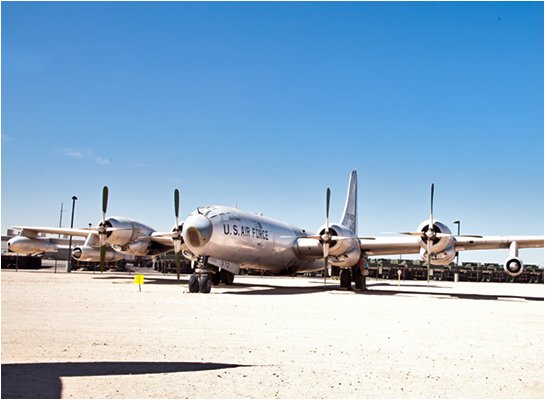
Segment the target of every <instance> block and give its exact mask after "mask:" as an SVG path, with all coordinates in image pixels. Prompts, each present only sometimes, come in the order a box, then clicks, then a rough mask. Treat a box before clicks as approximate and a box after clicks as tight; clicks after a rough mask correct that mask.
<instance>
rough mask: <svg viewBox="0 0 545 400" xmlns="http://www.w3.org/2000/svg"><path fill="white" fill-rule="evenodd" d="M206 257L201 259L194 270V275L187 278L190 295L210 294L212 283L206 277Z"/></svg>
mask: <svg viewBox="0 0 545 400" xmlns="http://www.w3.org/2000/svg"><path fill="white" fill-rule="evenodd" d="M207 260H208V257H201V258H200V259H199V264H198V265H197V268H196V269H195V273H194V274H193V275H191V277H190V278H189V292H190V293H199V292H200V293H210V290H211V289H212V281H211V280H210V276H209V275H208V269H207V268H206V262H207Z"/></svg>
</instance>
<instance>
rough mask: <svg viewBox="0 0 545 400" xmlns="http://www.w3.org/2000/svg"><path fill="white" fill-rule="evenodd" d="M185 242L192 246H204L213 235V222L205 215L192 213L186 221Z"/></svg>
mask: <svg viewBox="0 0 545 400" xmlns="http://www.w3.org/2000/svg"><path fill="white" fill-rule="evenodd" d="M183 237H184V242H185V243H187V244H189V246H191V247H203V246H204V245H206V244H207V243H208V242H209V241H210V238H211V237H212V224H211V222H210V220H209V219H208V218H207V217H205V216H204V215H201V214H197V215H191V216H189V218H187V220H186V221H185V223H184V231H183Z"/></svg>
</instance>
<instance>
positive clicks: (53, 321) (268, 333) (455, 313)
mask: <svg viewBox="0 0 545 400" xmlns="http://www.w3.org/2000/svg"><path fill="white" fill-rule="evenodd" d="M136 273H140V274H143V275H144V276H145V281H144V284H143V285H141V286H140V285H137V284H134V283H133V282H134V274H129V273H111V272H108V273H102V274H101V273H99V272H98V273H93V272H72V273H66V272H64V267H63V266H61V265H59V267H58V269H57V273H54V272H53V268H43V269H41V270H34V271H29V270H19V271H17V272H16V271H14V270H2V273H1V274H2V289H1V290H2V291H1V294H2V398H63V399H68V398H138V399H140V398H203V399H205V398H337V399H339V398H389V399H392V398H409V399H414V398H478V399H484V398H494V399H497V398H511V399H512V398H517V399H542V398H544V387H543V386H544V385H543V382H544V376H543V367H544V354H543V339H544V318H543V316H544V315H543V314H544V307H543V305H544V303H543V297H544V296H543V295H544V286H543V285H536V284H507V283H503V284H500V283H469V282H458V283H454V282H433V281H432V282H430V284H429V286H428V285H426V282H425V281H424V282H422V281H402V282H401V284H400V287H399V289H398V283H397V281H383V280H371V279H369V280H368V282H367V284H368V290H366V291H363V292H348V291H340V290H338V282H335V281H332V280H328V283H327V287H326V288H324V283H323V280H322V279H321V278H306V277H296V278H291V277H279V278H273V277H263V278H262V277H259V276H237V277H236V278H235V284H234V285H232V286H225V285H223V284H222V285H219V286H217V287H213V288H212V293H210V294H193V293H189V292H188V290H187V281H188V278H189V276H188V275H182V277H181V280H180V281H177V279H176V276H175V275H172V274H170V275H164V274H161V273H159V272H156V271H153V270H151V269H141V270H137V271H136Z"/></svg>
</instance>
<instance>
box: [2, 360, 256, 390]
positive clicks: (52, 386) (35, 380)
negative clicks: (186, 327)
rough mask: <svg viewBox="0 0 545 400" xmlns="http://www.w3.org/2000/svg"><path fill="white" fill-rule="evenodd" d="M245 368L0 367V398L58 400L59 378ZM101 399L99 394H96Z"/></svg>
mask: <svg viewBox="0 0 545 400" xmlns="http://www.w3.org/2000/svg"><path fill="white" fill-rule="evenodd" d="M238 367H247V365H237V364H218V363H193V362H74V363H71V362H61V363H54V362H53V363H33V364H2V398H3V399H13V398H25V399H32V398H35V399H60V398H61V392H62V382H61V379H60V378H61V377H73V376H105V375H148V374H165V373H173V372H194V371H211V370H216V369H226V368H238ZM97 395H98V397H103V396H101V394H100V393H98V394H97Z"/></svg>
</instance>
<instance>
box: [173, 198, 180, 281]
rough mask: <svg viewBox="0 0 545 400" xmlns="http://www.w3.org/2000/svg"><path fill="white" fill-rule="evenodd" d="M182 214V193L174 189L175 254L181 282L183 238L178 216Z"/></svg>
mask: <svg viewBox="0 0 545 400" xmlns="http://www.w3.org/2000/svg"><path fill="white" fill-rule="evenodd" d="M179 214H180V192H179V190H178V189H174V216H175V219H176V225H175V226H174V230H175V232H176V237H173V238H172V242H173V244H174V254H175V256H176V276H177V278H178V280H180V267H181V263H182V252H181V247H182V237H181V235H180V225H179V223H178V216H179Z"/></svg>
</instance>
